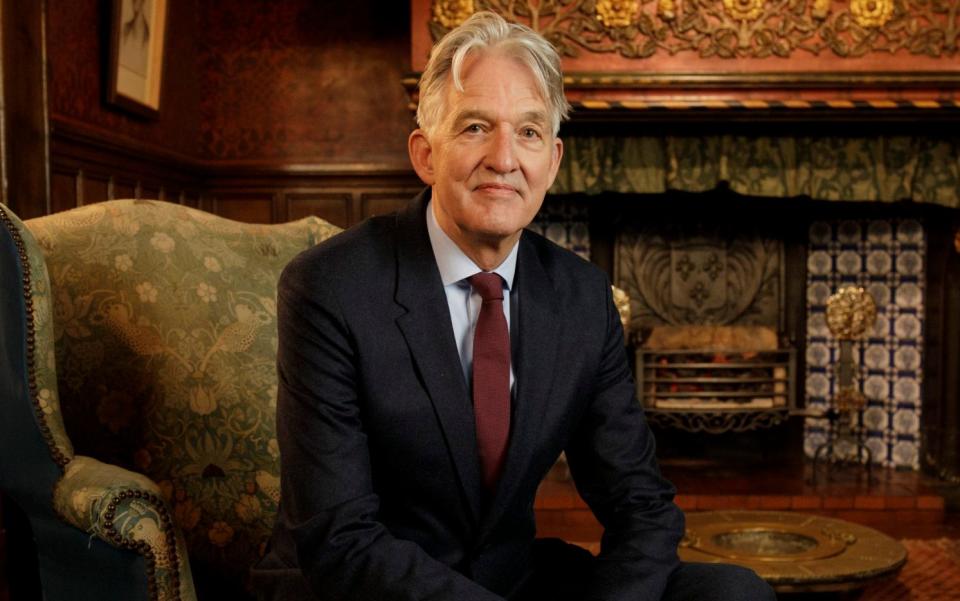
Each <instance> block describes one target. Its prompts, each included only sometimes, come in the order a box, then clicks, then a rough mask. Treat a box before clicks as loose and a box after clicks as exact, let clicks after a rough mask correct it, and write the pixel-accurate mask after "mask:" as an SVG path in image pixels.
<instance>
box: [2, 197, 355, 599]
mask: <svg viewBox="0 0 960 601" xmlns="http://www.w3.org/2000/svg"><path fill="white" fill-rule="evenodd" d="M338 231H339V230H338V229H337V228H336V227H335V226H332V225H330V224H328V223H326V222H323V221H321V220H320V219H317V218H312V217H311V218H306V219H303V220H300V221H297V222H293V223H287V224H282V225H247V224H241V223H237V222H233V221H229V220H226V219H223V218H220V217H216V216H213V215H210V214H208V213H204V212H202V211H198V210H195V209H191V208H187V207H183V206H179V205H175V204H172V203H165V202H158V201H132V200H118V201H111V202H106V203H101V204H95V205H90V206H86V207H81V208H78V209H74V210H72V211H68V212H64V213H58V214H55V215H51V216H47V217H41V218H38V219H33V220H30V221H27V222H26V223H23V222H21V221H19V220H18V219H17V218H16V216H14V215H13V214H12V213H10V211H9V210H7V209H5V208H4V207H2V206H0V284H2V285H0V489H2V490H3V492H4V493H5V494H6V495H8V496H9V498H10V499H12V500H13V501H15V502H16V503H17V504H18V505H20V506H21V508H22V509H23V510H24V511H25V512H26V513H27V515H28V516H29V517H30V522H31V525H32V528H33V533H34V538H35V540H36V543H37V552H38V559H39V565H40V572H41V574H40V576H41V583H42V586H43V589H44V595H45V598H46V599H48V600H51V601H55V600H59V599H69V600H71V601H75V600H83V599H124V600H134V599H150V600H160V601H167V600H191V599H197V598H199V599H201V601H202V600H203V599H205V598H217V599H221V598H231V599H232V598H242V597H243V595H244V591H243V586H242V584H241V583H243V582H244V580H245V578H246V574H247V571H248V569H249V567H250V566H251V565H253V563H255V561H256V560H257V559H258V558H259V556H260V555H261V554H262V553H263V551H264V545H265V543H266V540H267V539H268V537H269V534H270V529H271V527H272V523H273V518H274V515H275V514H276V508H277V502H278V500H279V457H278V448H277V440H276V438H275V423H274V415H275V406H276V387H277V381H276V371H275V365H274V361H275V355H276V350H277V331H276V330H277V328H276V285H277V279H278V278H279V276H280V272H281V270H282V269H283V267H284V266H285V265H286V264H287V262H288V261H289V260H290V259H292V258H293V257H294V256H295V255H296V254H297V253H299V252H300V251H302V250H304V249H306V248H308V247H310V246H311V245H314V244H316V243H317V242H320V241H321V240H324V239H326V238H328V237H330V236H332V235H334V234H335V233H337V232H338ZM208 590H209V591H210V593H209V594H205V593H206V591H208Z"/></svg>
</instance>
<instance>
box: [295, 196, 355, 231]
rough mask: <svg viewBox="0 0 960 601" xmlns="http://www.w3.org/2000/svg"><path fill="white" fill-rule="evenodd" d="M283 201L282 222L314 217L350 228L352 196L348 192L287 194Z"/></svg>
mask: <svg viewBox="0 0 960 601" xmlns="http://www.w3.org/2000/svg"><path fill="white" fill-rule="evenodd" d="M284 200H285V203H286V214H285V215H284V219H283V221H294V220H297V219H301V218H303V217H306V216H308V215H316V216H317V217H319V218H320V219H324V220H326V221H329V222H330V223H332V224H334V225H336V226H338V227H342V228H347V227H350V224H351V221H352V210H353V209H352V205H353V194H351V193H349V192H321V191H313V192H287V193H285V194H284Z"/></svg>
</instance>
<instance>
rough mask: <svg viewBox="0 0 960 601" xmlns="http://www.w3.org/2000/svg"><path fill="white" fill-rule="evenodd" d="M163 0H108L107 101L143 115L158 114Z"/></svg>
mask: <svg viewBox="0 0 960 601" xmlns="http://www.w3.org/2000/svg"><path fill="white" fill-rule="evenodd" d="M167 3H168V1H167V0H112V12H113V14H112V19H111V27H110V63H109V66H108V69H109V77H108V82H109V83H108V87H107V101H108V102H109V103H110V104H113V105H115V106H118V107H120V108H122V109H124V110H127V111H130V112H132V113H135V114H138V115H140V116H143V117H147V118H152V119H156V118H158V117H159V116H160V88H161V83H162V79H163V64H164V45H165V44H164V42H165V39H166V29H167Z"/></svg>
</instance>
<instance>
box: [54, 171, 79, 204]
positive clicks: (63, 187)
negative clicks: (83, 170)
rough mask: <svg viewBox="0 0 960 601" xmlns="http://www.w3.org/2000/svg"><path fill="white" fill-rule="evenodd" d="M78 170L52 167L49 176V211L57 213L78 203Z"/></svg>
mask: <svg viewBox="0 0 960 601" xmlns="http://www.w3.org/2000/svg"><path fill="white" fill-rule="evenodd" d="M77 176H78V172H77V171H70V170H66V169H54V170H53V174H52V175H51V176H50V212H52V213H59V212H60V211H67V210H69V209H73V208H75V207H78V206H80V205H79V198H78V190H79V186H78V181H79V180H78V178H77Z"/></svg>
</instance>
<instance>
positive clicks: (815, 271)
mask: <svg viewBox="0 0 960 601" xmlns="http://www.w3.org/2000/svg"><path fill="white" fill-rule="evenodd" d="M925 261H926V236H925V233H924V230H923V227H922V225H921V224H920V223H919V222H918V221H915V220H912V219H879V220H866V221H831V222H827V221H822V222H816V223H814V224H812V225H811V227H810V235H809V248H808V262H807V295H808V298H807V300H808V314H807V350H806V358H807V373H806V398H807V406H808V407H810V408H817V409H825V408H827V407H828V406H829V401H828V399H830V398H832V396H833V394H834V392H835V382H834V377H833V375H834V374H833V372H834V370H833V367H832V366H833V364H834V362H835V361H836V359H837V357H838V355H839V347H838V345H837V341H836V339H835V338H834V337H833V336H832V335H831V334H830V332H829V330H828V329H827V327H826V301H827V298H828V297H829V296H830V295H831V294H832V293H833V292H835V291H836V290H837V289H838V288H839V287H841V286H843V285H847V284H855V285H858V286H863V287H864V288H865V289H866V290H867V291H868V292H869V293H870V294H871V295H872V296H873V298H874V300H875V301H876V303H877V320H876V322H875V324H874V327H873V328H872V329H870V330H868V331H867V334H866V335H865V336H864V338H863V339H862V340H860V341H857V342H855V343H854V360H855V361H856V363H857V365H858V371H857V381H858V382H859V384H860V387H861V390H862V392H863V393H864V395H865V396H866V397H867V407H866V408H865V409H864V411H863V414H862V422H861V423H862V425H863V426H864V427H865V429H866V445H867V446H868V447H869V448H870V450H871V451H872V453H873V456H874V461H876V462H878V463H882V464H883V465H885V466H888V467H907V468H913V469H917V468H919V465H920V463H919V455H920V409H921V390H922V384H923V320H924V316H923V312H924V294H925V282H924V264H925ZM828 429H829V422H828V421H827V420H825V419H808V420H807V423H806V428H805V436H804V451H805V453H806V454H807V455H808V456H813V453H814V452H815V450H816V448H817V447H818V446H819V445H820V444H822V443H823V442H824V441H825V440H826V437H827V434H828Z"/></svg>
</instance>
